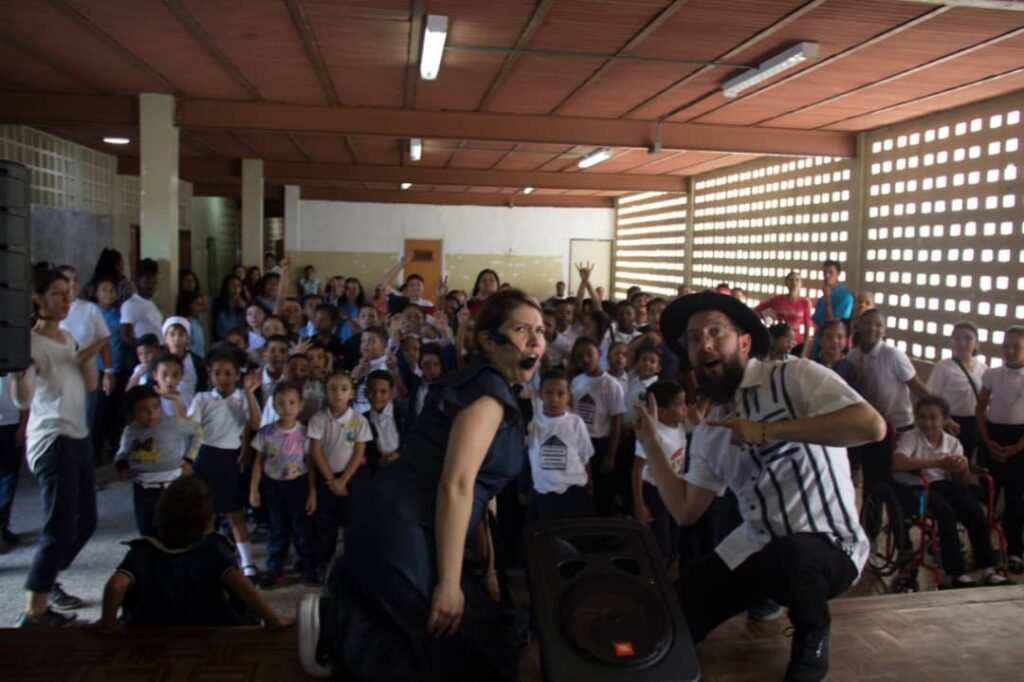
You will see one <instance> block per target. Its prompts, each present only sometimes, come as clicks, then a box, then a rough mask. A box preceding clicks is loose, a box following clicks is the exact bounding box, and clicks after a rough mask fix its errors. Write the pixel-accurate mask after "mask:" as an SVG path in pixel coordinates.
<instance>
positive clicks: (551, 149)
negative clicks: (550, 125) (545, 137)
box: [519, 142, 573, 154]
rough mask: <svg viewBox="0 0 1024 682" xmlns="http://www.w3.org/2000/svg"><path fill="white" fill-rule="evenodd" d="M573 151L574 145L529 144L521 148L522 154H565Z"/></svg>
mask: <svg viewBox="0 0 1024 682" xmlns="http://www.w3.org/2000/svg"><path fill="white" fill-rule="evenodd" d="M572 150H573V147H572V145H565V144H546V143H541V142H536V143H535V142H527V143H524V144H522V145H520V146H519V151H522V152H539V153H542V154H565V153H568V152H571V151H572Z"/></svg>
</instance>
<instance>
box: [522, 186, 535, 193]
mask: <svg viewBox="0 0 1024 682" xmlns="http://www.w3.org/2000/svg"><path fill="white" fill-rule="evenodd" d="M532 192H533V188H532V187H524V188H523V194H531V193H532Z"/></svg>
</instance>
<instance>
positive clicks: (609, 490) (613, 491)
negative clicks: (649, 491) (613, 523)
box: [590, 438, 634, 516]
mask: <svg viewBox="0 0 1024 682" xmlns="http://www.w3.org/2000/svg"><path fill="white" fill-rule="evenodd" d="M590 442H591V443H593V445H594V456H593V458H592V459H591V460H590V461H591V471H592V472H593V477H594V507H595V510H596V512H597V515H598V516H619V515H620V513H621V512H622V511H624V510H626V509H632V508H633V485H632V476H633V459H634V454H633V453H632V452H626V451H625V447H620V448H619V449H618V452H617V456H616V457H615V468H614V469H613V470H612V471H611V472H610V473H607V474H606V473H604V472H603V471H602V468H603V462H604V459H605V457H606V456H607V454H608V448H609V447H610V445H611V441H610V440H608V439H607V438H591V439H590ZM616 497H618V498H619V499H621V500H622V504H623V505H624V506H623V507H622V508H620V507H619V506H618V505H617V504H616V502H615V498H616Z"/></svg>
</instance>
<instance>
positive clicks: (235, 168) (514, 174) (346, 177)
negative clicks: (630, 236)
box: [117, 157, 686, 192]
mask: <svg viewBox="0 0 1024 682" xmlns="http://www.w3.org/2000/svg"><path fill="white" fill-rule="evenodd" d="M117 172H118V173H119V174H121V175H137V174H138V172H139V159H138V157H119V158H118V164H117ZM178 172H179V173H180V174H181V176H182V177H183V178H185V179H187V180H194V181H196V182H202V181H219V180H223V179H227V178H237V177H241V163H240V161H238V160H237V159H195V158H192V159H188V158H184V159H181V161H180V162H179V167H178ZM263 177H264V178H266V179H267V180H268V182H275V181H279V182H280V183H283V184H302V183H304V182H305V183H325V182H327V183H329V182H343V181H355V182H389V183H391V182H393V183H396V184H397V183H401V182H412V183H417V184H421V185H469V186H484V187H536V188H538V189H584V190H598V191H612V192H614V191H623V192H625V191H630V192H682V191H685V189H686V187H685V185H686V181H685V180H684V179H683V178H681V177H677V176H665V175H623V174H617V173H556V172H551V171H499V170H484V169H466V168H431V167H428V166H380V165H353V164H343V163H306V162H298V161H264V162H263Z"/></svg>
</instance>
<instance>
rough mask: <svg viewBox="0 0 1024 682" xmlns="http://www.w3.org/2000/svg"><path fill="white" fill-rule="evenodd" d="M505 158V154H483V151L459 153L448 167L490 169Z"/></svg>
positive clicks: (453, 157)
mask: <svg viewBox="0 0 1024 682" xmlns="http://www.w3.org/2000/svg"><path fill="white" fill-rule="evenodd" d="M503 156H504V153H503V152H483V151H465V150H463V151H459V152H456V153H455V155H454V156H452V160H451V163H449V164H448V165H449V166H450V167H452V168H476V169H485V168H490V167H491V166H493V165H494V164H496V163H498V161H500V160H501V157H503Z"/></svg>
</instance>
